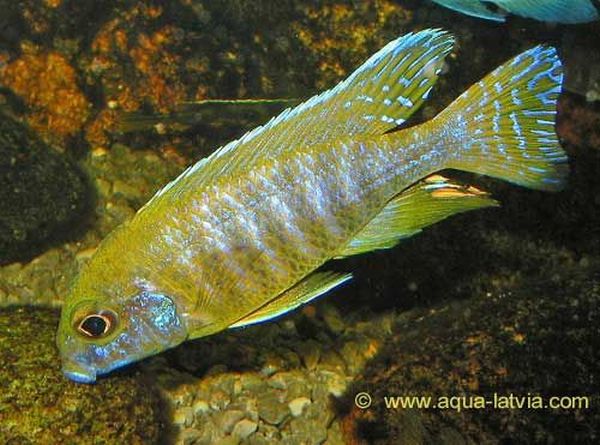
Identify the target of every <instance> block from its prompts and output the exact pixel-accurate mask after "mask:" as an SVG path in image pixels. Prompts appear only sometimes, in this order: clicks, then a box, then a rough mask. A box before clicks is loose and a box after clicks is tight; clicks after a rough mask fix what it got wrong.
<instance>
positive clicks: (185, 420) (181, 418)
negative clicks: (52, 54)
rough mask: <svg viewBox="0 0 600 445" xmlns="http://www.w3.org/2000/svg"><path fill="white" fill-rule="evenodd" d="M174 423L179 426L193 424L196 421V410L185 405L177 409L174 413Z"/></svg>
mask: <svg viewBox="0 0 600 445" xmlns="http://www.w3.org/2000/svg"><path fill="white" fill-rule="evenodd" d="M173 423H175V424H176V425H178V426H185V427H188V426H192V423H194V411H193V410H192V408H190V407H183V408H179V409H177V410H175V413H174V414H173Z"/></svg>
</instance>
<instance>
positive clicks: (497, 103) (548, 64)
mask: <svg viewBox="0 0 600 445" xmlns="http://www.w3.org/2000/svg"><path fill="white" fill-rule="evenodd" d="M562 78H563V74H562V67H561V63H560V60H559V59H558V56H557V54H556V50H555V49H554V48H552V47H547V46H537V47H535V48H532V49H530V50H528V51H526V52H524V53H522V54H520V55H518V56H517V57H515V58H514V59H512V60H510V61H508V62H507V63H505V64H504V65H501V66H500V67H499V68H497V69H496V70H494V71H493V72H492V73H490V74H489V75H487V76H486V77H485V78H484V79H483V80H481V81H479V82H478V83H477V84H475V85H473V86H472V87H471V88H469V89H468V90H467V91H466V92H465V93H463V94H462V95H461V96H460V97H459V98H458V99H456V100H455V101H454V102H453V103H452V104H451V105H450V106H449V107H448V108H447V109H446V110H444V111H443V112H442V113H441V114H440V116H439V118H440V119H442V122H444V121H445V122H444V125H445V127H446V128H447V129H448V130H447V132H448V134H449V135H452V139H453V140H452V141H451V143H456V147H455V148H454V149H453V150H454V153H453V155H452V156H451V159H450V161H449V163H448V165H447V166H448V167H450V168H456V169H459V170H466V171H472V172H475V173H480V174H484V175H489V176H494V177H497V178H501V179H504V180H507V181H510V182H514V183H516V184H520V185H523V186H525V187H530V188H534V189H540V190H560V189H561V188H563V186H564V183H565V178H566V176H567V174H568V165H567V156H566V154H565V152H564V151H563V150H562V148H561V147H560V145H559V142H558V138H557V136H556V132H555V129H554V126H555V117H556V100H557V98H558V94H559V93H560V90H561V84H562Z"/></svg>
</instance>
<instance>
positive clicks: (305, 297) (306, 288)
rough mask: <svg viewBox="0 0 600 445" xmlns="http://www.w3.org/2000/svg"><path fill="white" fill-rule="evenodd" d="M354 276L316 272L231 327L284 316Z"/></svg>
mask: <svg viewBox="0 0 600 445" xmlns="http://www.w3.org/2000/svg"><path fill="white" fill-rule="evenodd" d="M350 278H352V274H349V273H347V274H343V273H335V272H315V273H312V274H310V275H309V276H307V277H306V278H304V279H303V280H302V281H300V282H299V283H297V284H296V285H295V286H294V287H292V288H290V289H288V290H287V291H285V292H284V293H282V294H281V295H279V296H278V297H277V298H275V299H274V300H272V301H270V302H269V303H267V304H266V305H264V306H263V307H261V308H260V309H258V310H256V311H254V312H252V313H251V314H250V315H247V316H246V317H244V318H242V319H241V320H238V321H237V322H236V323H234V324H232V325H231V326H229V327H230V328H239V327H242V326H248V325H251V324H256V323H262V322H263V321H267V320H270V319H272V318H275V317H278V316H280V315H283V314H285V313H287V312H290V311H292V310H294V309H296V308H297V307H298V306H301V305H303V304H306V303H308V302H310V301H312V300H314V299H315V298H317V297H318V296H320V295H323V294H324V293H325V292H327V291H329V290H331V289H333V288H334V287H336V286H339V285H340V284H342V283H344V282H346V281H348V280H349V279H350Z"/></svg>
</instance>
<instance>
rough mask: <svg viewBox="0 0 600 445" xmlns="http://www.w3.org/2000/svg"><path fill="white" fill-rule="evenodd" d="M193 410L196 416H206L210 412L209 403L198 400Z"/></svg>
mask: <svg viewBox="0 0 600 445" xmlns="http://www.w3.org/2000/svg"><path fill="white" fill-rule="evenodd" d="M192 409H193V410H194V414H196V415H197V416H198V415H203V414H206V413H207V412H208V411H210V407H209V406H208V402H207V401H206V400H202V399H200V400H196V401H195V402H194V406H193V408H192Z"/></svg>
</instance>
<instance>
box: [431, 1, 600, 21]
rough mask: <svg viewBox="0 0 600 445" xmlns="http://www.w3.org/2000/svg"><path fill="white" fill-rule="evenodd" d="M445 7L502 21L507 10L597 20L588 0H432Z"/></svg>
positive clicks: (533, 15) (554, 18)
mask: <svg viewBox="0 0 600 445" xmlns="http://www.w3.org/2000/svg"><path fill="white" fill-rule="evenodd" d="M433 1H434V2H435V3H438V4H440V5H442V6H445V7H447V8H450V9H453V10H455V11H458V12H462V13H463V14H467V15H470V16H473V17H479V18H482V19H488V20H495V21H497V22H503V21H505V20H506V13H505V12H504V11H508V12H510V13H513V14H517V15H520V16H522V17H527V18H531V19H536V20H540V21H543V22H552V23H565V24H575V23H586V22H592V21H594V20H598V10H597V9H596V8H595V7H594V5H593V4H592V2H591V1H590V0H487V1H485V2H482V1H481V0H433ZM486 3H493V4H495V5H496V6H498V7H499V8H501V10H500V11H492V10H491V9H490V8H489V7H488V6H486Z"/></svg>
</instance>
